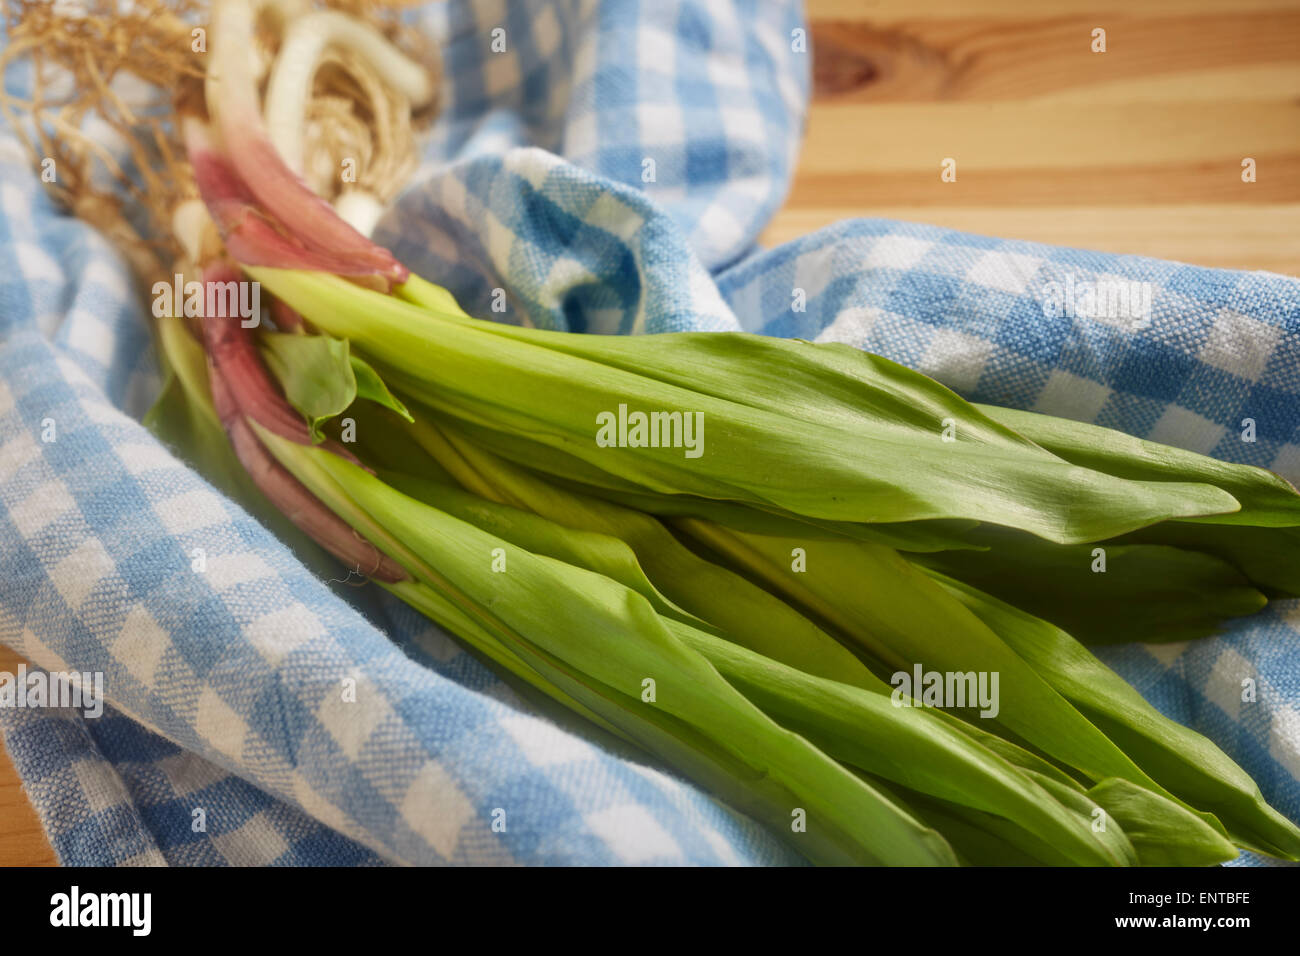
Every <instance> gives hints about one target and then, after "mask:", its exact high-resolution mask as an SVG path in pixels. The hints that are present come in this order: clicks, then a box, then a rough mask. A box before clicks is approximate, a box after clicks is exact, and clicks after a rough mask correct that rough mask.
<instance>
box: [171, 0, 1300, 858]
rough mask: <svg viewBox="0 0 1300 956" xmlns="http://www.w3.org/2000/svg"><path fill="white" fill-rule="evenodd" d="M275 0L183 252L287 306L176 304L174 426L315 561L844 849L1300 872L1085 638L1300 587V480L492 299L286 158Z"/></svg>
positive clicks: (817, 850) (248, 18)
mask: <svg viewBox="0 0 1300 956" xmlns="http://www.w3.org/2000/svg"><path fill="white" fill-rule="evenodd" d="M254 13H255V8H254V7H253V6H251V5H250V4H249V2H248V0H219V2H218V3H217V4H216V6H215V9H214V19H213V22H212V25H211V30H210V34H211V35H210V48H211V54H210V63H209V66H208V76H207V89H206V113H205V115H203V116H201V117H192V118H191V119H190V120H188V121H187V124H186V130H185V139H186V144H187V149H188V158H189V162H190V164H191V166H192V168H193V171H194V176H195V179H196V181H197V184H198V187H199V189H200V192H201V194H202V198H203V201H204V203H205V205H206V208H207V210H208V211H209V212H210V214H211V220H212V222H213V223H215V225H216V227H217V229H218V230H219V231H220V237H221V242H220V243H212V242H207V241H200V240H199V239H197V238H195V237H190V238H189V239H188V240H187V241H186V245H187V246H188V247H189V248H191V249H193V250H196V252H195V254H194V256H193V258H194V259H195V260H196V261H198V263H199V264H200V265H201V266H202V267H203V269H202V271H203V277H204V279H205V280H206V281H207V282H209V283H210V284H211V285H212V287H213V288H218V287H220V286H221V285H223V284H225V283H228V282H232V281H235V280H237V279H238V278H239V276H240V274H241V273H242V274H243V275H246V276H247V277H248V278H250V279H252V280H255V281H256V282H258V283H260V288H261V289H262V290H264V291H265V292H268V293H269V294H270V295H271V296H273V298H274V311H273V313H272V314H273V315H274V317H275V322H276V325H275V327H272V326H271V324H270V323H269V322H263V323H261V325H260V326H259V327H257V328H255V329H249V328H244V327H243V325H242V324H241V323H240V322H239V321H238V320H237V319H233V318H220V317H218V316H215V315H208V316H207V317H205V318H204V319H203V321H202V323H201V327H200V328H199V329H198V330H197V332H198V334H193V333H192V331H191V329H190V328H189V327H187V326H186V325H185V324H184V323H183V322H181V321H179V320H165V321H163V322H162V323H161V325H160V332H159V334H160V341H161V344H162V351H163V352H164V354H165V356H166V358H167V362H168V366H169V372H170V375H169V381H168V386H167V389H166V391H165V393H164V395H163V397H162V399H161V400H160V402H159V404H158V406H157V407H156V408H155V410H154V412H153V413H151V418H150V421H151V424H152V425H153V426H154V427H155V429H156V430H157V431H158V432H159V433H160V434H161V435H162V436H163V437H164V438H166V439H167V440H169V441H171V442H172V443H173V444H174V445H176V446H177V447H179V448H181V449H182V450H188V451H189V453H190V454H191V455H192V457H193V458H194V459H195V461H196V463H198V464H199V465H200V467H202V468H203V469H204V470H205V471H206V472H207V473H208V474H209V475H210V476H212V477H213V478H214V480H217V481H218V482H220V483H222V484H223V485H224V486H225V487H227V488H229V489H231V490H232V491H234V492H236V493H238V494H241V495H242V496H244V498H245V500H247V501H249V502H251V503H252V504H253V506H254V507H259V506H264V505H265V504H266V503H268V502H269V503H270V504H271V505H273V506H274V508H273V511H272V512H263V513H269V514H270V515H271V517H270V518H268V520H269V521H271V523H272V524H273V525H274V526H275V527H276V528H278V529H280V530H281V531H282V532H283V533H284V534H285V535H286V536H287V537H290V538H291V539H292V540H293V541H295V542H296V543H298V544H299V546H301V547H302V548H303V553H304V555H306V554H307V553H308V552H309V550H310V549H311V548H312V545H311V544H310V543H309V541H314V542H315V543H316V544H317V545H320V546H321V547H323V548H324V549H325V550H327V551H329V552H330V553H331V554H333V555H334V556H335V557H336V558H337V559H339V560H341V561H343V562H344V563H345V564H346V566H347V567H348V568H349V569H350V570H352V571H354V572H357V573H359V574H361V575H367V576H369V577H370V578H371V579H372V580H373V581H374V582H376V583H377V584H378V585H379V586H381V587H383V588H386V589H387V590H389V591H391V592H392V593H393V594H394V595H396V596H397V597H399V598H400V599H402V600H403V601H405V602H407V603H409V604H410V605H411V606H413V607H414V608H416V609H418V610H419V611H421V612H422V613H424V614H426V615H428V616H429V617H430V618H432V619H433V620H434V621H436V622H438V623H439V624H440V625H442V626H443V627H445V628H446V629H447V630H448V631H450V632H451V633H452V634H454V635H456V636H457V637H458V638H459V639H460V640H461V641H463V642H464V643H465V644H466V645H467V646H469V647H470V648H472V649H473V650H474V651H475V652H477V653H478V654H479V655H481V656H482V657H483V658H485V659H487V660H488V661H490V662H492V663H493V664H494V665H495V666H496V667H498V668H499V669H500V671H501V672H503V673H504V674H505V675H507V676H508V678H509V679H510V680H511V681H512V682H513V683H514V684H515V685H516V686H517V687H519V688H520V689H521V691H523V692H524V693H526V694H528V695H530V696H531V697H532V699H534V700H535V701H537V702H538V704H539V706H542V707H549V708H554V710H553V712H554V713H557V714H561V713H562V714H564V715H566V716H567V715H576V716H577V717H578V718H579V719H580V720H579V722H580V723H581V724H582V726H584V727H585V728H586V729H587V731H588V732H589V733H591V734H593V735H596V736H598V737H600V738H601V739H605V740H608V741H609V742H611V744H617V745H619V746H629V747H631V748H635V751H636V752H638V753H640V754H642V755H644V756H646V757H648V758H652V759H654V760H655V761H658V762H660V763H661V764H662V765H664V766H667V767H669V768H672V769H673V770H675V771H676V772H678V773H681V774H683V775H684V776H686V777H689V778H690V779H692V780H694V781H696V782H698V783H699V784H701V785H702V786H704V787H706V788H708V789H709V790H710V791H712V792H713V793H715V794H717V795H718V796H719V797H720V798H722V799H723V800H725V801H727V802H728V803H730V804H731V805H732V806H734V807H736V808H738V809H740V810H742V811H744V812H746V813H749V814H751V815H752V816H754V817H755V818H757V819H759V820H762V821H764V822H766V823H767V824H769V825H770V826H771V827H772V828H773V829H774V831H775V832H777V833H779V834H782V835H784V837H785V838H786V839H787V840H788V841H789V842H790V844H791V845H792V846H793V847H794V848H795V849H796V850H798V851H799V852H801V853H802V854H804V855H805V856H806V857H807V858H808V859H810V860H812V861H815V862H821V863H883V864H955V863H963V864H974V865H982V864H1025V863H1029V864H1081V865H1138V864H1144V865H1153V864H1177V865H1204V864H1213V863H1217V862H1220V861H1223V860H1227V859H1230V858H1232V857H1233V856H1235V855H1236V852H1237V849H1236V848H1238V847H1244V848H1248V849H1251V850H1256V851H1259V852H1262V853H1266V854H1271V855H1273V856H1277V857H1281V858H1285V859H1298V858H1300V829H1297V827H1296V826H1295V825H1294V824H1293V823H1292V822H1290V821H1288V820H1287V819H1286V818H1284V817H1283V816H1282V815H1280V814H1279V813H1278V812H1277V811H1275V810H1274V809H1273V808H1271V807H1270V806H1268V804H1267V803H1266V802H1265V801H1264V799H1263V797H1262V796H1261V794H1260V791H1259V788H1258V787H1257V786H1256V785H1255V783H1254V782H1253V781H1252V780H1251V779H1250V777H1249V776H1248V775H1247V774H1246V773H1245V772H1244V771H1242V770H1241V769H1240V768H1239V767H1238V766H1237V765H1236V764H1235V763H1233V761H1232V760H1231V759H1230V758H1229V757H1228V756H1227V755H1225V754H1224V753H1223V752H1222V751H1220V750H1219V749H1218V748H1217V747H1215V746H1214V745H1213V744H1212V743H1211V742H1210V741H1209V740H1207V739H1205V738H1204V737H1202V736H1200V735H1199V734H1196V733H1194V732H1192V731H1190V730H1188V729H1186V728H1184V727H1182V726H1180V725H1178V724H1176V723H1174V722H1172V721H1170V720H1168V719H1167V718H1165V717H1164V716H1162V715H1161V714H1160V713H1159V712H1158V711H1156V710H1155V709H1154V708H1152V707H1151V706H1150V705H1149V704H1147V703H1146V702H1145V701H1144V700H1143V699H1142V697H1141V696H1140V695H1139V694H1138V693H1137V692H1136V691H1135V690H1133V688H1131V687H1129V686H1128V685H1127V684H1126V683H1124V681H1122V680H1121V679H1120V678H1119V677H1118V676H1117V675H1116V674H1114V673H1113V672H1112V671H1110V670H1109V669H1108V668H1107V667H1105V666H1104V665H1103V664H1102V663H1101V662H1100V661H1099V660H1098V659H1097V658H1096V657H1095V656H1093V654H1091V653H1090V652H1089V651H1088V649H1087V648H1086V646H1085V645H1084V644H1083V643H1080V639H1081V640H1083V641H1085V642H1095V641H1106V640H1130V639H1139V640H1175V639H1177V640H1182V639H1186V638H1191V637H1197V636H1201V635H1205V634H1208V633H1211V632H1213V631H1214V629H1215V628H1216V627H1217V626H1218V625H1219V624H1220V622H1221V621H1223V620H1224V619H1226V618H1230V617H1233V616H1237V615H1243V614H1249V613H1252V612H1254V611H1256V610H1258V609H1260V608H1261V607H1262V606H1263V605H1264V604H1265V603H1266V602H1267V601H1268V600H1269V599H1270V598H1276V597H1294V596H1298V595H1300V495H1297V493H1296V491H1295V490H1294V489H1293V488H1292V487H1290V486H1289V485H1288V484H1287V483H1286V482H1285V481H1283V480H1281V479H1280V478H1278V477H1276V476H1274V475H1272V474H1269V473H1268V472H1265V471H1261V470H1259V469H1255V468H1249V467H1244V466H1236V465H1228V464H1224V463H1222V462H1218V461H1214V460H1211V459H1208V458H1205V457H1202V456H1199V455H1195V454H1190V453H1186V452H1180V451H1177V450H1175V449H1171V448H1166V447H1163V446H1159V445H1155V444H1152V443H1149V442H1143V441H1139V440H1136V439H1132V438H1128V437H1126V436H1123V435H1120V434H1117V433H1114V432H1111V431H1107V430H1105V429H1101V428H1096V427H1093V426H1087V425H1080V424H1076V423H1072V422H1066V421H1061V420H1057V419H1053V418H1048V417H1044V416H1041V415H1034V414H1029V413H1024V412H1014V411H1009V410H1006V409H999V408H991V407H981V406H976V405H972V404H970V403H968V402H965V401H963V400H962V399H961V398H959V397H958V396H956V395H955V394H953V393H952V392H950V391H949V390H947V389H946V388H944V387H942V386H941V385H939V384H938V383H936V382H934V381H932V380H930V379H928V378H926V377H924V376H922V375H920V374H918V373H916V372H913V371H910V370H908V369H906V368H904V367H902V366H899V365H897V364H895V363H893V362H890V361H887V360H885V359H883V358H880V357H877V356H873V355H869V354H866V353H863V352H860V351H857V350H854V349H850V348H846V347H843V346H837V345H813V344H809V343H806V342H798V341H783V340H774V339H766V338H760V337H754V336H746V335H739V334H674V335H660V336H647V337H630V338H607V337H596V336H584V335H573V334H565V333H555V332H548V331H540V330H535V329H522V328H516V327H510V326H504V325H498V324H494V323H490V322H484V321H479V320H476V319H473V318H471V317H469V316H468V315H466V314H465V313H464V312H463V311H462V310H461V309H460V308H459V307H458V306H457V305H456V303H455V302H454V300H453V299H452V297H451V296H450V295H449V294H448V293H447V292H446V291H445V290H444V289H442V288H440V287H438V286H435V285H432V284H431V283H428V282H426V281H424V280H422V279H420V278H419V277H417V276H414V275H411V274H410V273H409V271H408V270H407V269H406V268H405V267H404V266H403V265H402V264H401V263H399V262H397V261H396V260H395V259H394V258H393V256H392V255H391V254H390V253H389V252H388V251H387V250H384V249H382V248H380V247H378V246H376V245H374V244H372V243H371V242H369V241H368V240H367V239H366V238H365V237H364V236H363V235H361V234H360V233H359V232H357V231H355V230H354V229H352V228H351V227H349V226H348V225H347V224H345V222H344V221H343V220H342V219H340V218H339V217H337V216H336V215H335V214H334V212H333V211H332V210H331V209H330V207H329V206H328V205H327V204H325V203H324V202H322V201H321V200H320V199H318V198H317V197H316V196H315V195H314V194H313V193H312V192H311V190H310V189H309V188H308V187H307V186H306V185H305V184H304V183H303V182H302V181H301V180H300V179H299V178H298V177H297V176H296V175H294V173H293V172H291V171H290V169H288V168H287V167H286V165H285V164H284V163H283V162H282V160H281V156H280V152H279V151H278V150H277V148H276V146H275V145H273V143H272V141H271V140H270V139H269V138H268V136H267V135H266V133H265V132H264V128H263V124H262V121H261V118H260V115H261V114H260V112H259V97H258V92H257V89H256V85H255V81H254V76H255V75H256V70H255V69H254V67H253V65H252V64H250V62H249V53H248V51H249V50H251V49H252V48H253V44H252V43H251V37H252V32H253V29H254ZM198 250H206V251H204V252H202V254H200V252H199V251H198ZM945 423H946V425H945ZM946 426H947V427H946ZM223 431H224V433H225V437H224V438H223V436H222V434H221V433H222V432H223ZM945 431H946V432H947V434H946V435H945ZM946 437H947V438H952V439H953V440H951V441H947V440H945V438H946ZM227 438H228V443H227V441H226V439H227ZM232 450H233V456H232V454H231V451H232ZM304 535H305V537H304ZM1099 555H1101V557H1102V559H1104V560H1106V561H1108V562H1109V568H1108V573H1104V574H1100V573H1094V572H1093V566H1094V563H1095V562H1096V561H1097V560H1098V556H1099ZM1072 635H1073V636H1072ZM935 675H939V677H938V679H937V680H936V679H935ZM986 677H987V678H988V680H987V682H986V681H984V680H983V678H986ZM986 691H992V693H991V694H986V693H983V692H986ZM556 705H558V707H556Z"/></svg>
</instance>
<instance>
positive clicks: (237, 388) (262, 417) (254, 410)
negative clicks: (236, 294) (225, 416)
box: [203, 262, 361, 465]
mask: <svg viewBox="0 0 1300 956" xmlns="http://www.w3.org/2000/svg"><path fill="white" fill-rule="evenodd" d="M203 280H204V283H205V284H215V285H218V286H224V285H226V284H228V283H231V282H238V281H240V275H239V272H238V270H236V269H235V267H234V266H232V265H231V264H229V263H228V262H217V263H214V264H212V265H210V266H208V268H206V269H204V271H203ZM220 299H221V297H220V296H216V295H211V296H205V301H220ZM295 314H296V313H295ZM203 344H204V348H205V349H206V350H207V353H208V358H209V360H210V361H211V363H212V365H213V366H214V367H215V368H216V369H217V371H218V372H219V373H220V374H221V377H222V378H223V379H224V380H225V381H226V383H227V384H228V385H229V386H230V390H231V398H232V400H233V401H234V402H235V404H236V406H238V408H239V411H240V413H241V414H243V415H246V416H248V417H249V418H251V419H252V420H253V421H255V422H257V423H258V424H259V425H261V426H262V427H263V428H265V429H267V430H268V431H271V432H274V433H275V434H277V435H279V436H280V437H281V438H287V439H288V440H289V441H292V442H297V443H298V444H300V445H310V444H313V442H312V440H311V432H310V431H309V430H308V428H307V423H306V422H305V421H303V418H302V416H301V415H300V414H298V412H297V411H295V410H294V408H293V406H291V405H290V404H289V403H288V402H287V401H286V400H285V398H284V396H283V395H282V394H281V393H280V389H279V388H278V387H277V385H276V383H275V380H274V379H272V378H271V374H270V373H269V372H268V371H267V369H266V366H265V365H263V364H262V359H261V357H260V356H259V355H258V354H257V344H256V342H255V341H254V338H253V330H252V328H245V327H244V325H243V322H242V321H241V320H240V318H239V317H238V316H215V315H210V316H204V319H203ZM325 447H326V448H328V449H329V450H330V451H332V452H334V454H336V455H338V456H339V457H340V458H345V459H347V460H348V461H350V462H352V463H353V464H354V465H360V464H361V463H360V462H359V461H358V460H357V458H356V456H355V455H353V454H352V453H351V452H349V451H348V450H347V449H345V448H343V447H342V446H341V445H339V444H338V443H337V442H334V441H330V442H326V444H325Z"/></svg>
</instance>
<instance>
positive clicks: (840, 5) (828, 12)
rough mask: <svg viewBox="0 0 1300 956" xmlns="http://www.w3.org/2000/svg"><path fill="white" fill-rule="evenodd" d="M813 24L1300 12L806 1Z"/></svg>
mask: <svg viewBox="0 0 1300 956" xmlns="http://www.w3.org/2000/svg"><path fill="white" fill-rule="evenodd" d="M805 8H806V11H807V13H806V15H807V18H808V19H809V20H810V21H812V22H816V21H818V20H832V19H834V20H867V21H870V22H872V23H896V22H898V21H900V20H918V19H926V20H966V19H970V18H971V17H972V16H975V15H978V16H980V17H983V18H985V19H989V20H1016V21H1023V20H1030V19H1034V18H1036V17H1038V18H1043V17H1054V16H1094V15H1095V16H1100V15H1106V16H1115V15H1120V16H1131V15H1132V14H1133V12H1134V10H1135V9H1140V10H1141V11H1142V12H1144V13H1148V14H1152V15H1159V16H1165V17H1185V16H1201V15H1206V14H1215V13H1223V12H1225V11H1231V12H1234V13H1243V14H1244V13H1257V12H1263V11H1288V10H1294V9H1295V0H1142V2H1141V4H1140V5H1139V4H1135V3H1134V2H1133V0H806V3H805Z"/></svg>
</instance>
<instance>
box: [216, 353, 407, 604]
mask: <svg viewBox="0 0 1300 956" xmlns="http://www.w3.org/2000/svg"><path fill="white" fill-rule="evenodd" d="M208 381H209V382H210V384H211V387H212V404H213V406H214V407H215V408H216V411H217V417H218V418H220V419H221V424H222V427H224V428H225V430H226V435H227V436H228V437H229V438H230V444H231V447H232V448H233V449H234V451H235V457H237V458H238V459H239V463H240V464H241V465H243V466H244V470H245V471H246V472H248V476H249V478H251V479H252V481H253V484H255V485H256V486H257V488H258V490H259V491H261V492H262V494H264V495H266V497H267V499H268V500H269V501H270V502H271V504H272V505H274V506H275V508H276V509H277V510H278V511H279V512H280V513H281V514H283V515H284V516H285V517H286V518H288V519H289V520H290V521H292V522H293V523H294V525H295V526H296V527H297V528H299V529H300V530H301V531H302V532H303V533H304V534H306V535H307V536H308V537H309V538H311V539H312V540H313V541H315V542H316V543H317V544H319V545H320V546H321V547H322V548H324V549H325V550H326V551H328V552H329V553H330V554H332V555H334V557H336V558H338V559H339V560H340V561H342V562H343V563H344V564H345V565H346V566H347V567H349V568H351V569H352V570H354V571H356V572H357V573H358V574H362V575H365V576H366V577H370V578H374V579H376V580H378V581H384V582H386V583H389V584H395V583H397V582H398V581H404V580H406V579H407V574H406V572H405V571H404V570H403V569H402V568H401V566H400V565H398V564H397V563H396V562H394V561H393V560H392V559H391V558H389V557H388V556H387V555H385V554H383V553H382V552H381V551H380V550H379V549H378V548H376V547H375V546H374V545H373V544H371V543H370V542H369V541H367V540H365V539H364V538H362V537H361V536H360V535H358V534H357V533H356V532H355V531H354V530H353V529H352V527H351V526H350V525H349V524H348V523H347V522H346V521H344V520H343V519H342V518H340V517H339V516H338V515H336V514H335V513H334V512H332V511H330V510H329V508H327V507H326V506H325V505H324V503H322V502H321V500H320V499H319V498H317V497H316V496H315V495H313V494H312V493H311V492H310V491H308V490H307V487H306V486H305V485H303V483H302V482H300V481H299V480H298V479H297V478H295V477H293V475H291V474H289V472H288V471H286V470H285V468H284V466H283V465H281V464H280V463H279V462H278V461H276V460H275V458H273V457H272V456H271V453H270V452H268V451H267V450H266V448H265V446H263V445H262V443H261V442H260V441H258V439H257V436H256V435H254V434H253V430H252V428H250V427H249V425H248V422H247V420H245V418H244V416H243V413H242V412H241V411H240V408H239V404H238V402H236V401H235V399H234V396H233V394H232V393H233V391H234V390H233V389H232V388H231V387H230V386H229V384H228V383H227V382H226V380H225V379H224V378H223V377H222V375H221V371H220V369H219V368H217V367H216V366H215V364H211V365H210V366H209V375H208Z"/></svg>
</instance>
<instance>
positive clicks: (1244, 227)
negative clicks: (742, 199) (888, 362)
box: [0, 0, 1300, 865]
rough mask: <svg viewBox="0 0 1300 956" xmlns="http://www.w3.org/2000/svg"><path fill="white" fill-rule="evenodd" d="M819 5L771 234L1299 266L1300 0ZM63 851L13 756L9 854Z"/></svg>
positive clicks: (3, 839) (3, 661)
mask: <svg viewBox="0 0 1300 956" xmlns="http://www.w3.org/2000/svg"><path fill="white" fill-rule="evenodd" d="M807 8H808V18H809V22H810V27H811V40H812V46H813V50H814V73H815V91H814V96H813V107H812V111H811V114H810V116H809V119H808V128H807V135H806V138H805V141H804V144H803V152H802V154H801V156H800V161H799V168H798V172H797V174H796V176H795V181H794V184H793V187H792V189H791V192H790V197H789V201H788V202H787V203H786V206H785V208H784V209H783V210H782V211H781V212H780V213H779V214H778V215H777V216H776V218H775V220H774V221H773V222H772V224H771V225H770V226H769V228H768V229H767V231H766V232H765V233H764V236H763V241H764V242H765V243H767V244H776V243H779V242H784V241H786V240H788V239H793V238H796V237H798V236H801V235H803V234H805V233H807V232H810V231H812V230H814V229H818V228H820V227H822V226H825V225H828V224H830V223H833V222H835V221H837V220H840V219H843V218H846V217H851V216H874V217H886V218H896V219H911V220H917V221H921V222H928V223H934V224H936V225H941V226H950V227H953V228H956V229H963V230H969V231H971V232H979V233H985V234H989V235H996V236H1003V237H1008V238H1017V239H1033V240H1037V241H1040V242H1049V243H1056V244H1060V245H1071V246H1084V247H1088V248H1092V249H1103V250H1107V251H1111V252H1128V253H1138V254H1141V255H1149V256H1158V257H1161V258H1167V259H1178V260H1181V261H1183V262H1192V263H1198V264H1201V265H1207V266H1220V267H1225V268H1233V269H1267V270H1270V271H1274V272H1282V273H1286V274H1289V275H1300V242H1297V238H1298V237H1300V0H1144V2H1136V3H1135V2H1133V0H1124V2H1118V0H808V3H807ZM1098 28H1100V29H1104V30H1105V31H1106V52H1105V53H1094V52H1092V50H1091V46H1092V43H1093V38H1092V35H1093V30H1094V29H1098ZM948 157H951V158H953V159H955V160H956V161H957V181H956V182H953V183H944V182H941V181H940V177H939V168H940V163H941V162H942V161H943V160H944V159H945V158H948ZM1247 157H1249V158H1251V159H1254V160H1255V163H1256V170H1257V173H1256V182H1254V183H1244V182H1242V178H1241V163H1242V160H1243V159H1244V158H1247ZM18 663H19V659H18V658H17V657H16V656H15V655H13V654H12V653H11V652H9V651H7V650H3V649H0V670H4V671H10V672H12V671H14V669H15V668H16V667H17V666H18ZM53 861H54V854H53V851H52V850H51V849H50V847H49V844H48V843H47V842H46V841H45V838H44V836H43V834H42V832H41V829H40V825H39V823H38V822H37V820H36V817H35V814H34V813H33V811H32V810H31V807H30V805H29V804H28V803H27V800H26V798H25V797H24V795H23V793H22V789H21V787H20V785H19V783H18V779H17V777H16V775H15V774H14V770H13V767H12V765H11V764H10V762H9V760H8V756H7V755H4V756H3V759H2V760H0V864H10V865H11V864H18V863H22V864H44V863H51V862H53Z"/></svg>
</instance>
